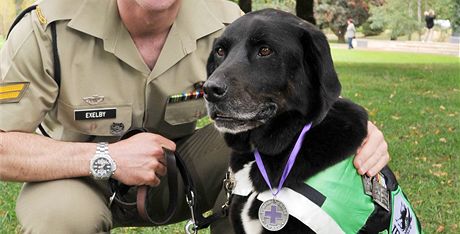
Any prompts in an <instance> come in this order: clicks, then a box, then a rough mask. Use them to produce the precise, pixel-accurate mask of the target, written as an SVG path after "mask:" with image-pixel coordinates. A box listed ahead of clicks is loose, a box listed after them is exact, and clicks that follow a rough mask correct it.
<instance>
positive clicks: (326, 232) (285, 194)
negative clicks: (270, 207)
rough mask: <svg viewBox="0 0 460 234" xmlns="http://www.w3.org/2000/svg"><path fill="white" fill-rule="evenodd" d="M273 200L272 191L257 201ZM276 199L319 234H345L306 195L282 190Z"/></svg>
mask: <svg viewBox="0 0 460 234" xmlns="http://www.w3.org/2000/svg"><path fill="white" fill-rule="evenodd" d="M272 198H273V196H272V194H271V192H270V191H266V192H263V193H260V194H259V195H258V196H257V199H258V200H260V201H262V202H264V201H267V200H269V199H272ZM276 199H278V200H280V201H281V202H283V203H284V204H285V205H286V208H287V210H288V211H289V214H290V215H292V216H294V217H295V218H297V219H298V220H299V221H301V222H302V223H303V224H305V225H306V226H308V227H309V228H310V229H311V230H313V231H314V232H315V233H317V234H338V233H345V232H344V231H343V230H342V228H341V227H340V226H339V225H338V224H337V223H336V222H335V221H334V219H333V218H332V217H331V216H329V214H328V213H327V212H326V211H324V210H323V209H321V207H319V206H318V205H317V204H315V203H314V202H312V201H311V200H310V199H308V198H306V197H305V196H304V195H302V194H300V193H298V192H296V191H294V190H292V189H290V188H286V187H285V188H282V189H281V191H280V192H279V193H278V195H277V196H276ZM292 201H295V202H292ZM305 211H308V212H305Z"/></svg>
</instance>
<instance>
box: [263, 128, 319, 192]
mask: <svg viewBox="0 0 460 234" xmlns="http://www.w3.org/2000/svg"><path fill="white" fill-rule="evenodd" d="M310 128H311V123H309V124H307V125H305V126H304V127H303V129H302V132H301V133H300V136H299V138H297V141H296V143H295V145H294V148H293V149H292V151H291V154H290V155H289V159H288V161H287V163H286V166H285V167H284V171H283V175H282V176H281V180H280V183H279V184H278V190H277V191H276V193H273V188H272V185H271V183H270V180H269V179H268V175H267V170H265V166H264V163H263V162H262V158H261V157H260V153H259V151H258V150H257V149H256V150H255V151H254V156H255V158H256V163H257V167H258V168H259V171H260V173H262V176H263V177H264V180H265V183H267V185H268V187H270V191H271V192H272V194H273V196H276V195H277V194H278V193H279V192H280V191H281V188H283V184H284V181H286V178H287V176H288V175H289V172H291V169H292V166H294V162H295V159H296V158H297V154H298V153H299V150H300V148H301V147H302V142H303V138H304V136H305V133H307V132H308V130H310Z"/></svg>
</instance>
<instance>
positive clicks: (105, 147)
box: [96, 142, 109, 155]
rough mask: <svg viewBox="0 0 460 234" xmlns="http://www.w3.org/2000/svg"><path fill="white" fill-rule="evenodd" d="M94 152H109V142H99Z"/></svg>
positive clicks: (106, 153)
mask: <svg viewBox="0 0 460 234" xmlns="http://www.w3.org/2000/svg"><path fill="white" fill-rule="evenodd" d="M96 154H103V155H108V154H109V143H108V142H99V143H97V146H96Z"/></svg>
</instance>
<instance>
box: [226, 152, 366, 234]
mask: <svg viewBox="0 0 460 234" xmlns="http://www.w3.org/2000/svg"><path fill="white" fill-rule="evenodd" d="M255 167H257V166H256V165H255V163H254V162H249V163H247V164H245V165H244V166H243V167H242V168H241V169H240V170H238V171H236V172H235V173H234V178H235V181H236V185H235V188H234V191H233V194H234V197H233V199H232V211H231V213H232V222H233V224H234V225H240V226H241V229H242V230H244V233H265V232H267V233H270V232H268V231H267V230H265V229H264V228H263V227H262V226H261V224H260V221H259V207H260V206H261V204H262V203H263V202H265V201H267V200H270V199H273V198H274V196H273V195H272V192H271V191H270V190H267V191H257V189H256V186H254V184H253V183H254V182H253V181H254V180H253V178H252V177H251V176H253V174H255V173H254V172H258V171H257V168H255ZM276 184H277V182H275V186H274V187H276ZM259 187H260V186H259ZM274 189H275V190H276V188H274ZM361 190H362V181H361V177H360V176H359V175H358V174H357V173H356V170H355V168H354V167H353V160H352V158H347V159H345V160H343V161H341V162H339V163H337V164H335V165H333V166H331V167H329V168H327V169H326V170H324V171H321V172H320V173H318V174H316V175H315V176H313V177H310V178H308V179H307V180H306V181H304V182H300V183H298V184H296V185H293V184H292V183H291V184H290V185H288V186H286V187H283V188H282V189H281V190H280V192H279V193H278V194H277V195H276V199H277V200H279V201H281V202H282V203H283V204H284V205H285V206H286V208H287V211H288V212H289V221H288V223H287V225H286V226H285V227H284V228H283V229H282V230H281V231H280V232H279V233H292V232H294V233H296V232H300V233H344V231H345V230H347V231H346V232H347V233H348V232H349V231H350V232H357V231H359V230H360V229H361V227H362V226H363V225H364V223H365V221H366V219H367V217H368V216H369V215H370V214H371V213H372V212H373V210H374V205H373V202H372V200H371V198H370V197H369V196H367V195H365V194H364V193H362V191H361ZM343 194H347V195H349V196H344V195H343ZM273 212H279V211H278V210H276V209H275V210H273ZM360 214H361V215H360ZM363 214H364V215H363ZM350 215H352V216H353V217H354V219H353V220H351V221H350V218H349V217H350ZM361 216H363V217H361ZM345 223H346V226H344V224H345ZM237 233H239V232H237Z"/></svg>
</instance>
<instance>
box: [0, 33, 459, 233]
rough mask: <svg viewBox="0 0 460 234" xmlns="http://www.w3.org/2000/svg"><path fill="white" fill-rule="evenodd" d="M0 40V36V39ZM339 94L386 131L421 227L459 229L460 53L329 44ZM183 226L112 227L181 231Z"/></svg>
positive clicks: (5, 193)
mask: <svg viewBox="0 0 460 234" xmlns="http://www.w3.org/2000/svg"><path fill="white" fill-rule="evenodd" d="M0 45H1V42H0ZM333 56H334V59H335V66H336V69H337V72H338V74H339V77H340V80H341V82H342V86H343V92H342V95H343V96H344V97H347V98H350V99H352V100H354V101H355V102H357V103H359V104H361V105H363V106H364V107H366V109H367V110H368V112H369V116H370V118H371V120H373V121H374V122H375V123H376V124H377V126H378V127H379V128H380V129H381V130H382V131H383V132H384V134H385V138H386V140H387V141H388V143H389V151H390V154H391V156H392V160H391V162H390V167H391V168H392V169H393V170H394V171H395V173H396V175H397V177H398V179H399V182H400V184H401V185H402V187H403V189H404V191H405V193H406V194H407V195H408V197H409V199H410V200H411V202H412V205H413V206H414V208H415V210H416V212H417V214H418V216H419V218H420V219H421V222H422V225H423V228H424V230H425V233H436V232H438V233H459V232H460V228H459V225H460V223H459V220H460V199H459V195H458V194H459V193H460V189H459V183H458V180H459V179H460V177H459V172H460V161H459V156H460V155H459V154H460V148H459V147H460V134H459V130H460V121H459V120H460V61H459V58H458V57H452V56H438V55H425V54H412V53H396V52H375V51H359V50H346V49H334V50H333ZM19 189H20V184H17V183H5V182H0V233H15V232H17V230H18V227H17V226H18V224H17V221H16V219H15V214H14V201H15V197H16V195H17V193H18V191H19ZM182 227H183V224H177V225H172V226H168V227H162V228H144V229H139V228H122V229H116V230H115V231H114V233H183V229H182Z"/></svg>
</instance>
